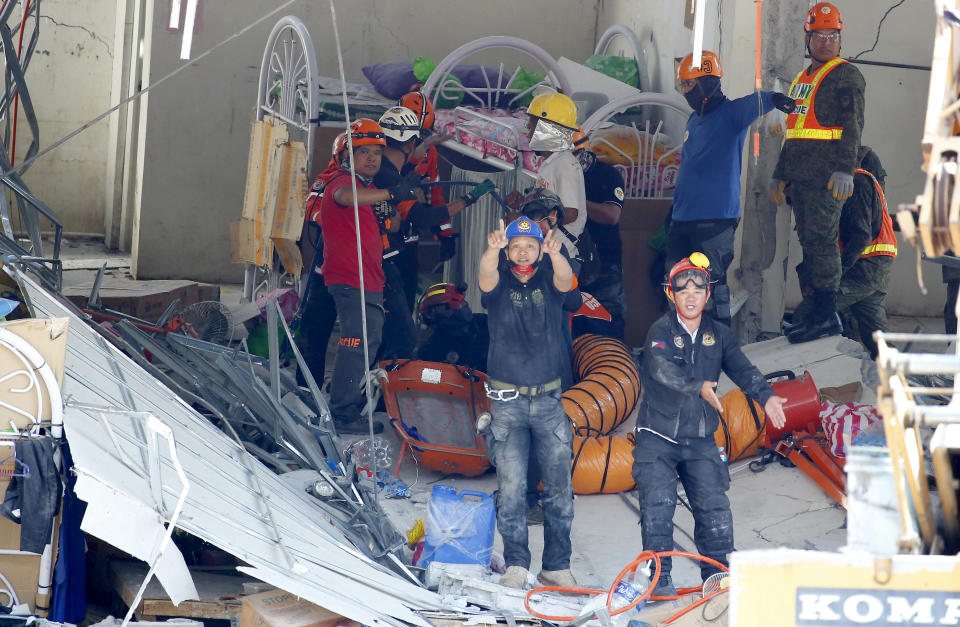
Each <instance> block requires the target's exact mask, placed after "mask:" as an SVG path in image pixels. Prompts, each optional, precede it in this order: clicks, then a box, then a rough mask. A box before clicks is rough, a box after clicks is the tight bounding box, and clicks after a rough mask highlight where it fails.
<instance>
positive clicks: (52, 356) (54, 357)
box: [0, 318, 70, 548]
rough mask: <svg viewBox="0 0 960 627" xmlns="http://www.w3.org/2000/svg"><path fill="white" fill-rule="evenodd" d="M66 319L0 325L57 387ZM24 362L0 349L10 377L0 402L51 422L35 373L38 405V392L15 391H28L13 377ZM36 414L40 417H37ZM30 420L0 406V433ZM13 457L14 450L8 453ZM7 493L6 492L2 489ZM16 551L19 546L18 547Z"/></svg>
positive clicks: (2, 372)
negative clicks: (37, 358)
mask: <svg viewBox="0 0 960 627" xmlns="http://www.w3.org/2000/svg"><path fill="white" fill-rule="evenodd" d="M69 324H70V319H69V318H47V319H36V318H27V319H23V320H13V321H9V322H0V327H3V328H4V329H6V330H8V331H10V332H12V333H14V334H16V335H18V336H20V337H21V338H23V339H24V340H26V341H27V342H28V343H29V344H30V345H31V346H32V347H33V348H35V349H36V350H37V352H39V353H40V355H41V356H42V357H43V359H44V361H46V362H47V363H48V364H50V368H51V369H52V370H53V374H54V376H55V377H56V379H57V383H58V384H61V385H62V384H63V363H64V360H65V359H66V356H67V329H68V327H69ZM23 368H24V364H23V362H22V361H21V360H20V359H19V358H17V357H16V356H14V354H13V353H12V352H10V351H9V350H7V349H5V348H0V378H3V377H7V376H10V378H9V379H8V380H7V382H6V384H5V385H0V402H3V403H5V404H7V405H12V406H13V407H16V408H18V409H19V410H21V411H23V412H25V413H27V414H30V415H31V416H38V418H39V419H40V421H47V420H50V417H51V413H50V397H49V395H48V393H47V391H46V387H45V386H44V385H43V382H42V381H39V379H40V375H39V373H37V375H36V376H37V379H38V383H39V384H40V391H41V403H40V406H39V407H38V405H37V390H36V388H34V387H33V386H30V387H29V389H26V390H25V391H23V392H18V391H15V390H17V389H24V388H27V384H28V381H29V380H28V379H27V377H26V375H24V374H19V375H17V374H13V373H15V372H16V371H18V370H23ZM11 375H12V376H11ZM38 411H39V413H38ZM31 422H33V421H32V420H30V419H29V418H28V417H26V416H24V415H22V414H19V413H17V412H15V411H12V410H10V409H8V408H7V407H3V406H0V431H13V430H15V429H14V426H15V427H16V430H19V429H21V428H23V427H25V426H27V425H29V424H30V423H31ZM7 451H8V449H7V447H2V446H0V459H3V458H4V457H6V456H7ZM9 453H11V454H12V453H13V449H12V448H10V449H9ZM4 492H6V488H4ZM17 548H19V546H18V547H17Z"/></svg>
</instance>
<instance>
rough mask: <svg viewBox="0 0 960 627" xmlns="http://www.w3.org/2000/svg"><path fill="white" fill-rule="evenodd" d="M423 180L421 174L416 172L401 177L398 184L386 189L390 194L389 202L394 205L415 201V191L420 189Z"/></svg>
mask: <svg viewBox="0 0 960 627" xmlns="http://www.w3.org/2000/svg"><path fill="white" fill-rule="evenodd" d="M423 179H424V177H423V175H422V174H420V173H419V172H417V171H416V170H413V171H411V172H410V173H409V174H407V175H406V176H405V177H403V179H402V180H401V181H400V182H398V183H397V184H396V185H394V186H393V187H390V188H388V189H387V191H388V192H390V200H391V201H392V202H394V203H398V202H403V201H404V200H416V199H417V190H418V189H420V184H421V183H423Z"/></svg>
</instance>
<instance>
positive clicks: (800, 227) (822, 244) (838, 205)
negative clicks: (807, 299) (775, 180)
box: [787, 180, 843, 292]
mask: <svg viewBox="0 0 960 627" xmlns="http://www.w3.org/2000/svg"><path fill="white" fill-rule="evenodd" d="M787 194H788V196H789V198H790V204H791V206H792V207H793V215H794V218H795V219H796V225H795V228H796V230H797V237H798V238H799V239H800V246H801V248H802V249H803V264H802V266H798V268H797V275H798V276H799V278H800V285H801V286H804V285H807V286H810V287H812V288H813V289H814V290H816V291H822V292H835V291H837V287H838V286H839V285H840V273H841V266H840V246H839V245H838V244H837V228H838V226H839V224H840V212H841V210H842V209H843V203H842V202H840V201H839V200H837V199H835V198H834V197H833V192H831V191H830V190H828V189H827V182H826V181H822V180H818V181H791V182H790V185H789V187H788V188H787Z"/></svg>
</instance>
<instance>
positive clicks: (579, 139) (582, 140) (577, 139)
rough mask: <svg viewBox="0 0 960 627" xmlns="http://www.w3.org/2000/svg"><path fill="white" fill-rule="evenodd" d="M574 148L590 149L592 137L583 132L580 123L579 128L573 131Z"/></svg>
mask: <svg viewBox="0 0 960 627" xmlns="http://www.w3.org/2000/svg"><path fill="white" fill-rule="evenodd" d="M573 149H574V150H581V149H584V150H590V138H589V137H587V134H586V133H584V132H583V127H582V126H580V125H577V130H575V131H574V132H573Z"/></svg>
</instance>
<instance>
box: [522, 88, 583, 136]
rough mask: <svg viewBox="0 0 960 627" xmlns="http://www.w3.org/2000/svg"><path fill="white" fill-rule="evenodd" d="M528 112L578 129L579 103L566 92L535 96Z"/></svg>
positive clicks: (572, 129) (542, 118)
mask: <svg viewBox="0 0 960 627" xmlns="http://www.w3.org/2000/svg"><path fill="white" fill-rule="evenodd" d="M527 114H528V115H532V116H534V117H537V118H540V119H541V120H547V121H548V122H553V123H554V124H559V125H560V126H562V127H564V128H568V129H570V130H571V131H575V130H577V105H576V104H574V102H573V100H571V99H570V96H567V95H565V94H561V93H556V92H547V93H543V94H539V95H537V96H534V98H533V100H531V101H530V106H529V107H527Z"/></svg>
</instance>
